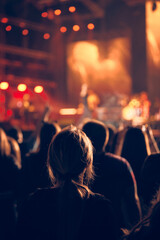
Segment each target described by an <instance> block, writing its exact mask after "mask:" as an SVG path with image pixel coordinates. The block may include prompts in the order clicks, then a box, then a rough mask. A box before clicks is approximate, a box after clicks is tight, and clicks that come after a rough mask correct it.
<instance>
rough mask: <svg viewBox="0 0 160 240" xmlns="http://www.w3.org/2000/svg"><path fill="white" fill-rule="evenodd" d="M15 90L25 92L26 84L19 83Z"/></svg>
mask: <svg viewBox="0 0 160 240" xmlns="http://www.w3.org/2000/svg"><path fill="white" fill-rule="evenodd" d="M17 89H18V91H20V92H24V91H26V89H27V86H26V84H23V83H21V84H18V86H17Z"/></svg>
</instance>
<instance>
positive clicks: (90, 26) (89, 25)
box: [87, 23, 95, 30]
mask: <svg viewBox="0 0 160 240" xmlns="http://www.w3.org/2000/svg"><path fill="white" fill-rule="evenodd" d="M87 28H88V29H89V30H93V29H94V28H95V26H94V24H93V23H89V24H88V25H87Z"/></svg>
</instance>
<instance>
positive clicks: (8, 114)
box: [6, 109, 13, 117]
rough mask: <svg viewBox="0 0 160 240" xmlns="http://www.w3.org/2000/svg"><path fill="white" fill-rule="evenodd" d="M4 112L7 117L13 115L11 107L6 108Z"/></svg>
mask: <svg viewBox="0 0 160 240" xmlns="http://www.w3.org/2000/svg"><path fill="white" fill-rule="evenodd" d="M6 114H7V116H8V117H11V116H12V115H13V111H12V110H11V109H8V110H7V112H6Z"/></svg>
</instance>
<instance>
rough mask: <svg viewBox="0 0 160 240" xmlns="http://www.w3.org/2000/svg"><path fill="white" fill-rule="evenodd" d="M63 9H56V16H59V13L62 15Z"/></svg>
mask: <svg viewBox="0 0 160 240" xmlns="http://www.w3.org/2000/svg"><path fill="white" fill-rule="evenodd" d="M61 13H62V12H61V10H60V9H56V10H55V11H54V14H55V15H56V16H59V15H61Z"/></svg>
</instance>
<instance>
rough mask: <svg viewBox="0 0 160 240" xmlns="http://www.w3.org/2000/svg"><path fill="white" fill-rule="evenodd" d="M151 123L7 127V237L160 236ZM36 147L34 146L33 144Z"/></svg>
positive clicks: (3, 203)
mask: <svg viewBox="0 0 160 240" xmlns="http://www.w3.org/2000/svg"><path fill="white" fill-rule="evenodd" d="M151 131H152V129H151V128H150V127H149V126H137V127H133V126H129V127H128V126H127V127H124V128H123V129H121V130H119V129H117V128H115V127H114V126H111V125H110V124H109V125H107V124H105V123H103V122H101V121H98V120H94V119H84V120H83V121H82V122H81V123H80V124H79V125H78V126H74V125H68V126H67V127H60V126H59V125H58V124H57V123H55V122H53V123H51V122H48V121H43V122H41V128H40V131H39V134H38V135H37V136H36V138H34V139H33V142H34V143H33V144H32V145H29V142H28V145H27V142H26V143H25V142H24V141H23V132H22V130H21V129H18V128H15V127H12V128H10V129H9V130H8V129H7V130H6V129H5V128H3V127H1V128H0V239H2V240H11V239H13V240H14V239H15V240H21V239H24V240H25V239H26V240H28V239H31V240H32V239H34V240H36V239H37V240H38V239H46V240H49V239H53V240H54V239H55V240H73V239H74V240H80V239H86V240H87V239H107V240H120V239H125V240H140V239H141V240H149V239H152V240H158V239H160V230H159V229H160V190H159V189H160V163H159V162H160V153H159V149H158V146H157V145H156V143H155V142H154V136H153V134H152V132H151ZM31 146H32V147H31Z"/></svg>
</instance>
